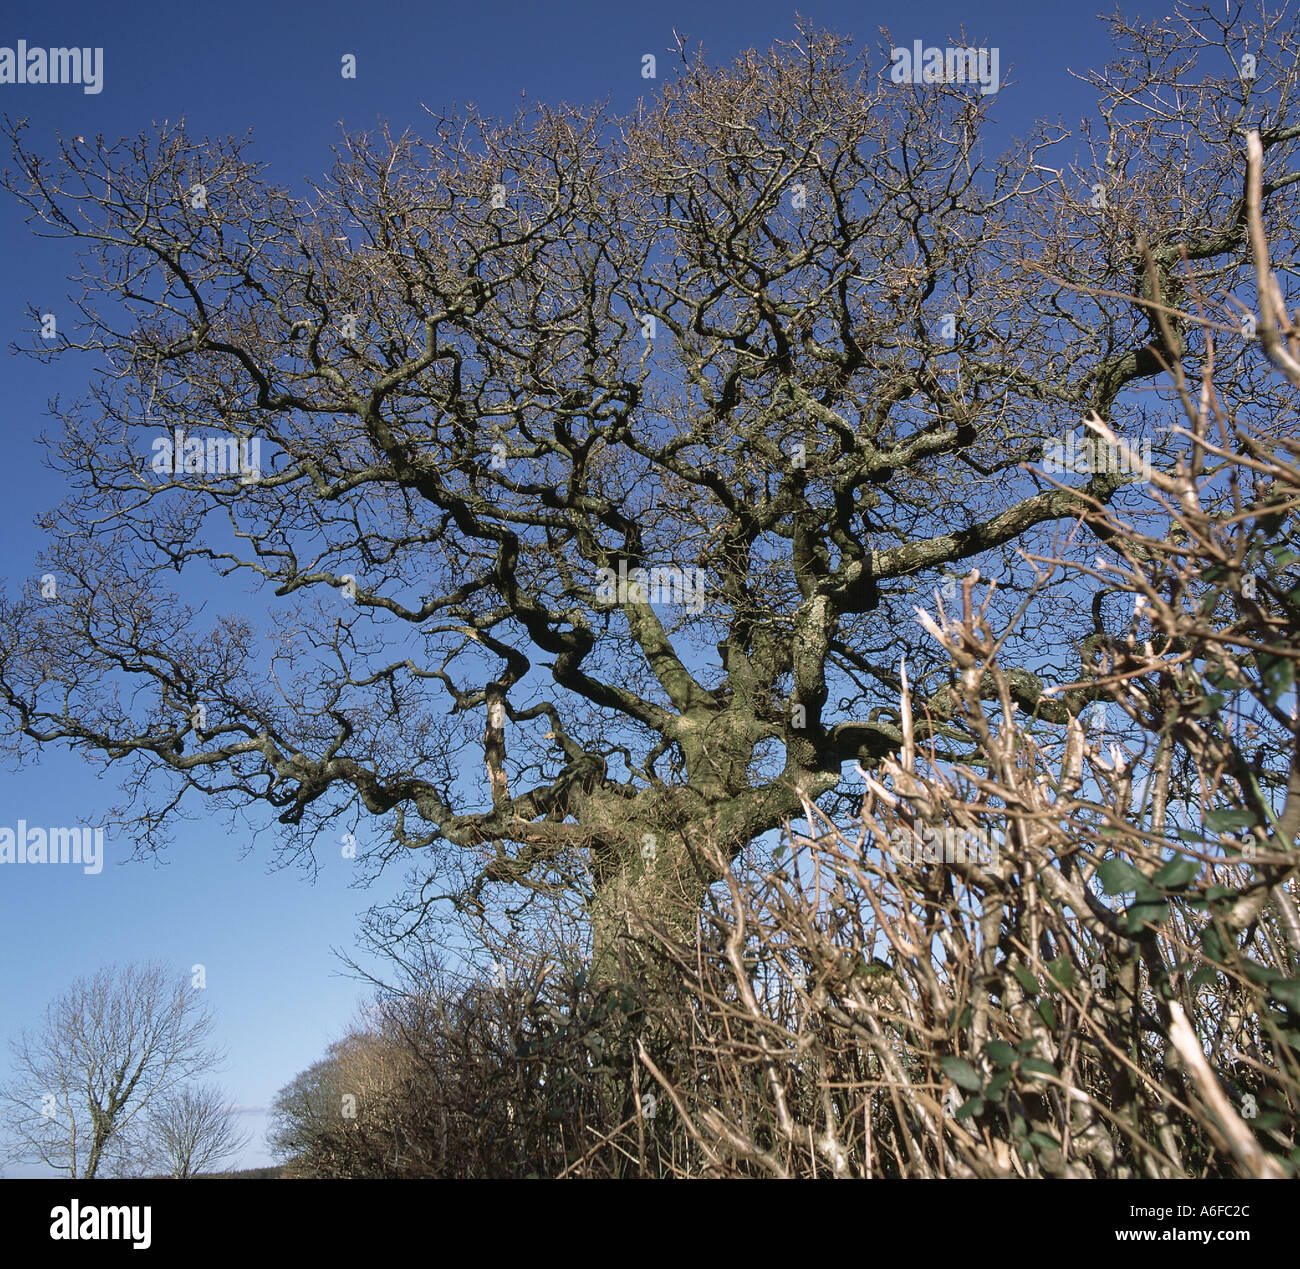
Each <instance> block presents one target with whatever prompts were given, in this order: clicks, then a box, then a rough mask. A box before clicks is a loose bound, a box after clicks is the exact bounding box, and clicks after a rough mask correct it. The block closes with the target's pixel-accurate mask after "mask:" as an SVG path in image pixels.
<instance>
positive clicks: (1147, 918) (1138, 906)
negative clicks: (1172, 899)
mask: <svg viewBox="0 0 1300 1269" xmlns="http://www.w3.org/2000/svg"><path fill="white" fill-rule="evenodd" d="M1168 915H1169V904H1168V902H1167V901H1166V900H1164V899H1161V900H1160V902H1159V903H1154V902H1146V903H1135V904H1133V905H1132V906H1131V907H1130V908H1129V910H1128V911H1127V912H1125V913H1124V932H1125V933H1126V934H1141V933H1142V931H1143V930H1144V929H1145V928H1146V927H1147V926H1148V925H1159V924H1160V922H1161V921H1163V920H1164V919H1165V918H1166V917H1167V916H1168Z"/></svg>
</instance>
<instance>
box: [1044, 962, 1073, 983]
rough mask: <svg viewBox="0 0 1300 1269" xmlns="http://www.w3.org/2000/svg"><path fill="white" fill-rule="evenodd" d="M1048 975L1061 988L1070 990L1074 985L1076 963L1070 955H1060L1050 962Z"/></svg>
mask: <svg viewBox="0 0 1300 1269" xmlns="http://www.w3.org/2000/svg"><path fill="white" fill-rule="evenodd" d="M1047 976H1048V978H1050V979H1051V980H1052V983H1053V985H1054V986H1056V987H1057V988H1058V989H1059V990H1061V991H1069V990H1070V989H1071V988H1072V987H1073V986H1074V965H1073V964H1072V963H1071V961H1070V959H1069V957H1067V956H1059V957H1057V959H1056V960H1054V961H1051V962H1049V963H1048V966H1047Z"/></svg>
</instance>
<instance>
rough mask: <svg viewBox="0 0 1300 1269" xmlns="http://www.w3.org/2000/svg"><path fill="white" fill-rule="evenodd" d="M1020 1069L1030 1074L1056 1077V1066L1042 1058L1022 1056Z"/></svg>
mask: <svg viewBox="0 0 1300 1269" xmlns="http://www.w3.org/2000/svg"><path fill="white" fill-rule="evenodd" d="M1020 1069H1021V1070H1022V1071H1024V1072H1026V1073H1027V1074H1029V1075H1050V1076H1052V1078H1053V1079H1055V1078H1056V1067H1054V1066H1053V1065H1052V1064H1051V1063H1050V1062H1044V1061H1043V1059H1042V1058H1032V1057H1027V1058H1021V1060H1020Z"/></svg>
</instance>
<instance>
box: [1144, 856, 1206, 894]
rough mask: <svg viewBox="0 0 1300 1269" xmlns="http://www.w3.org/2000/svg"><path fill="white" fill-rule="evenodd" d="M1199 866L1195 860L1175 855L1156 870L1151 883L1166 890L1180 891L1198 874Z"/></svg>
mask: <svg viewBox="0 0 1300 1269" xmlns="http://www.w3.org/2000/svg"><path fill="white" fill-rule="evenodd" d="M1200 871H1201V865H1200V864H1199V863H1198V862H1197V861H1196V860H1195V859H1187V858H1185V857H1184V856H1182V855H1175V856H1174V857H1173V859H1171V860H1170V861H1169V862H1168V863H1167V864H1165V865H1164V867H1162V868H1159V869H1157V870H1156V872H1155V874H1154V875H1153V876H1152V878H1151V881H1152V883H1153V884H1155V885H1157V886H1162V887H1164V889H1166V890H1181V889H1182V888H1183V887H1184V886H1186V885H1188V884H1189V883H1190V882H1193V881H1195V880H1196V878H1197V876H1198V875H1199V874H1200Z"/></svg>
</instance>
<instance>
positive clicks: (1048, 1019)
mask: <svg viewBox="0 0 1300 1269" xmlns="http://www.w3.org/2000/svg"><path fill="white" fill-rule="evenodd" d="M1038 1016H1039V1017H1040V1018H1041V1019H1042V1020H1043V1021H1044V1022H1045V1023H1047V1025H1048V1026H1049V1027H1051V1029H1052V1030H1053V1031H1055V1030H1056V1007H1055V1006H1054V1005H1053V1004H1052V1002H1051V1001H1050V1000H1048V999H1046V998H1044V999H1042V1000H1040V1001H1039V1002H1038Z"/></svg>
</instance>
